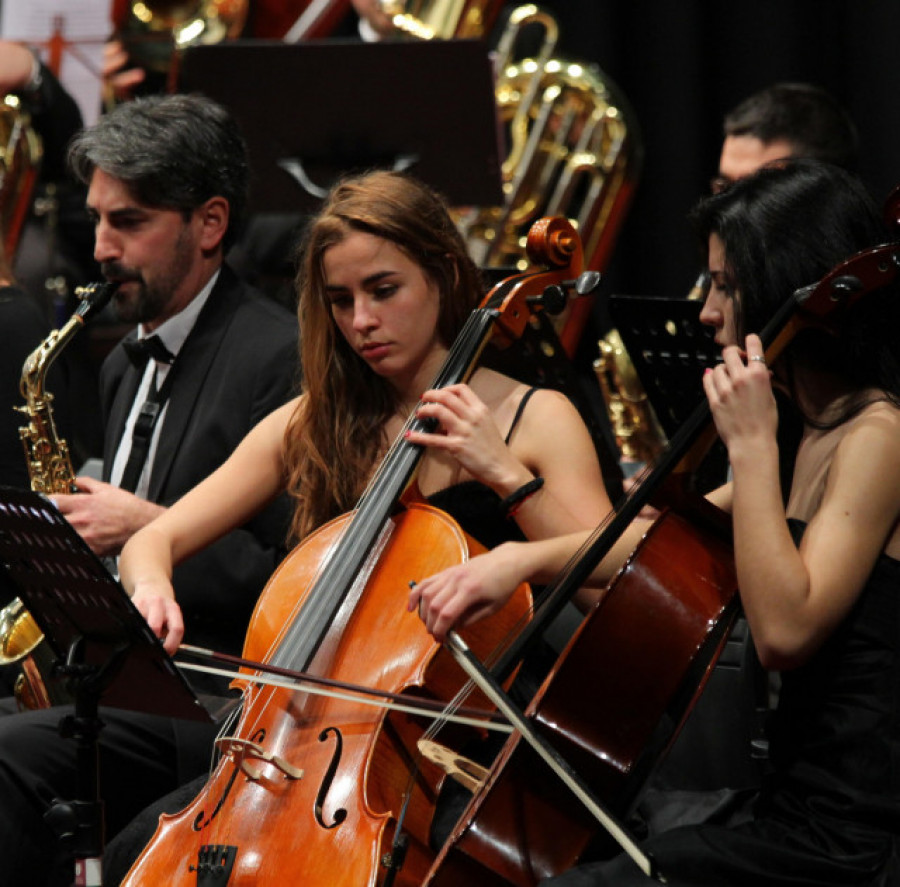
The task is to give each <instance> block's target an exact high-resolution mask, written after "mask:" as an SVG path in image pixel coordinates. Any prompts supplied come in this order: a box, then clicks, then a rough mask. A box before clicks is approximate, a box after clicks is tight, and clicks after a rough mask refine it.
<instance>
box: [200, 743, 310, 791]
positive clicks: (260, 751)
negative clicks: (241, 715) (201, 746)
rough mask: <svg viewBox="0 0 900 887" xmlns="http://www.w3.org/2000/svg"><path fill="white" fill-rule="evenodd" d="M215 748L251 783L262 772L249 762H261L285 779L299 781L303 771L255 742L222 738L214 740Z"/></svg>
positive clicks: (255, 780) (256, 779) (257, 778)
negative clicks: (231, 761)
mask: <svg viewBox="0 0 900 887" xmlns="http://www.w3.org/2000/svg"><path fill="white" fill-rule="evenodd" d="M216 748H217V749H218V750H219V751H220V752H221V753H222V754H223V755H226V756H227V757H229V758H231V759H232V760H233V761H234V762H235V764H236V765H237V766H238V767H240V769H241V772H242V773H243V774H244V775H245V776H246V777H247V778H248V779H250V780H251V781H253V782H257V781H258V780H259V778H260V776H261V775H262V770H261V769H260V768H259V767H255V766H254V765H253V764H251V763H250V762H251V761H262V762H264V763H266V764H271V765H272V766H273V767H275V768H276V769H277V770H278V771H279V772H280V773H281V774H282V775H283V776H284V778H285V779H301V778H302V777H303V771H302V770H301V769H300V768H299V767H295V766H293V764H289V763H288V762H287V761H286V760H285V759H284V758H282V757H281V756H280V755H274V754H272V753H271V752H268V751H266V750H265V749H264V748H263V747H262V746H261V745H259V744H258V743H256V742H250V740H249V739H238V738H237V737H236V736H223V737H222V738H221V739H217V740H216Z"/></svg>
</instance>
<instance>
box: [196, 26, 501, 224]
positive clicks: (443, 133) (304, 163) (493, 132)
mask: <svg viewBox="0 0 900 887" xmlns="http://www.w3.org/2000/svg"><path fill="white" fill-rule="evenodd" d="M178 85H179V89H180V90H181V91H182V92H192V91H194V92H201V93H203V94H205V95H207V96H209V97H210V98H213V99H215V100H217V101H218V102H220V103H221V104H223V105H225V106H226V107H227V108H229V109H230V110H231V112H232V113H233V114H234V116H235V118H236V119H237V121H238V123H239V124H240V126H241V130H242V132H243V135H244V138H245V139H246V141H247V145H248V148H249V152H250V163H251V168H252V170H253V176H254V177H253V181H252V186H251V189H250V190H251V208H252V209H253V210H254V211H256V212H274V213H278V212H292V213H301V212H314V211H315V210H317V209H318V207H319V205H320V203H321V200H322V198H323V197H324V196H325V194H326V193H327V191H328V189H329V188H330V187H331V185H332V184H334V182H335V181H336V180H337V179H338V178H340V177H341V176H342V175H344V174H347V173H352V172H361V171H366V170H369V169H372V168H375V167H377V168H390V169H407V170H409V171H410V172H411V173H412V174H414V175H415V176H416V177H417V178H419V179H421V180H422V181H424V182H426V183H427V184H429V185H431V186H432V187H433V188H435V189H437V190H438V191H440V192H441V193H442V194H443V195H444V196H445V197H446V198H447V200H448V201H449V202H450V204H451V205H453V206H466V205H474V206H497V205H499V204H501V203H502V202H503V190H502V179H501V173H500V165H501V162H502V155H501V151H500V127H499V124H498V120H497V104H496V99H495V95H494V73H493V67H492V64H491V60H490V57H489V55H488V47H487V45H486V44H485V43H483V42H482V41H477V40H443V41H410V42H402V41H389V42H382V43H361V42H358V41H355V42H350V41H339V40H327V41H316V42H310V43H300V44H286V43H283V42H280V41H268V40H234V41H227V42H224V43H220V44H212V45H208V46H196V47H191V48H189V49H186V50H185V51H184V54H183V57H182V60H181V64H180V70H179V82H178Z"/></svg>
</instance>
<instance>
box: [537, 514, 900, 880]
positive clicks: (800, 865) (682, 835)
mask: <svg viewBox="0 0 900 887" xmlns="http://www.w3.org/2000/svg"><path fill="white" fill-rule="evenodd" d="M790 523H791V531H792V533H793V535H794V538H795V539H796V540H797V541H799V538H800V536H801V535H802V533H803V530H804V529H805V527H804V525H803V524H802V523H801V522H799V521H791V522H790ZM769 739H770V754H771V761H772V765H773V773H772V776H771V777H770V778H769V780H768V781H767V782H766V784H765V786H764V788H763V790H762V791H761V792H760V794H759V796H758V798H757V799H756V802H755V806H754V808H753V818H752V819H750V820H749V821H747V822H744V823H743V824H741V825H736V826H731V827H727V826H720V825H699V826H685V827H681V828H675V829H672V830H671V831H668V832H664V833H662V834H660V835H658V836H656V837H654V838H651V839H650V840H648V841H647V842H645V844H644V845H643V847H644V849H645V850H646V851H647V852H648V853H650V854H652V856H653V857H654V858H655V859H656V861H657V864H658V866H659V870H660V872H661V873H662V874H663V875H664V876H665V877H666V879H667V883H668V884H669V885H670V887H688V885H690V887H898V885H900V561H897V560H894V559H892V558H889V557H886V556H882V557H880V558H879V560H878V562H877V563H876V565H875V568H874V569H873V571H872V573H871V575H870V577H869V579H868V581H867V583H866V585H865V587H864V588H863V591H862V593H861V594H860V596H859V598H858V600H857V602H856V604H855V605H854V607H853V609H852V610H851V611H850V613H849V614H848V616H847V617H846V618H845V619H844V621H843V623H841V625H840V626H839V627H838V629H837V631H835V633H834V634H833V635H832V636H831V637H830V638H829V639H828V641H827V642H826V643H825V644H824V645H823V646H822V648H821V649H820V650H819V651H818V652H817V653H816V654H815V656H814V657H813V658H812V659H811V660H810V661H809V662H808V663H806V664H805V665H804V666H802V667H800V668H797V669H795V670H792V671H788V672H784V674H783V675H782V687H781V694H780V698H779V704H778V709H777V711H776V712H775V715H774V717H773V718H772V722H771V725H770V729H769ZM650 883H656V882H652V881H651V880H650V879H648V878H646V877H645V876H644V875H643V874H642V873H640V872H639V871H638V869H637V868H636V866H635V865H634V864H633V863H632V862H631V860H630V859H628V858H626V857H624V855H623V856H621V857H618V858H616V859H615V860H614V861H612V862H608V863H599V864H592V865H586V866H582V867H579V868H577V869H574V870H572V871H571V872H568V873H566V874H564V875H560V876H559V877H556V878H551V879H549V880H548V881H545V882H544V884H546V885H553V887H576V885H580V887H585V885H592V887H600V885H607V884H609V885H613V884H614V885H615V887H629V885H647V884H650Z"/></svg>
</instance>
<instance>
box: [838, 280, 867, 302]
mask: <svg viewBox="0 0 900 887" xmlns="http://www.w3.org/2000/svg"><path fill="white" fill-rule="evenodd" d="M862 288H863V284H862V281H861V280H860V279H859V278H858V277H854V276H853V275H852V274H844V275H842V276H840V277H836V278H835V279H834V280H833V281H832V282H831V298H832V299H833V300H834V301H839V300H841V299H845V298H847V296H853V295H855V294H856V293H858V292H859V291H860V290H862Z"/></svg>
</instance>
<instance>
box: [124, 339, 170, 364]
mask: <svg viewBox="0 0 900 887" xmlns="http://www.w3.org/2000/svg"><path fill="white" fill-rule="evenodd" d="M122 347H123V348H124V349H125V353H126V354H127V355H128V359H129V360H130V361H131V362H132V363H133V364H134V366H136V367H137V368H138V369H142V368H143V367H145V366H147V361H148V360H150V358H151V357H152V358H153V359H154V360H157V361H159V362H160V363H172V361H173V360H175V355H174V354H172V352H171V351H169V349H168V348H166V346H165V345H163V343H162V339H160V338H159V336H148V337H147V338H146V339H132V340H130V341H125V342H123V343H122Z"/></svg>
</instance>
